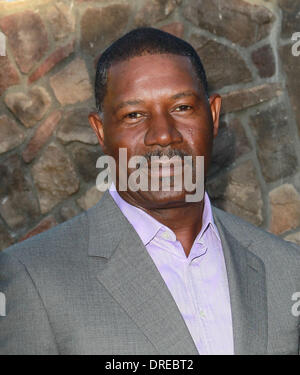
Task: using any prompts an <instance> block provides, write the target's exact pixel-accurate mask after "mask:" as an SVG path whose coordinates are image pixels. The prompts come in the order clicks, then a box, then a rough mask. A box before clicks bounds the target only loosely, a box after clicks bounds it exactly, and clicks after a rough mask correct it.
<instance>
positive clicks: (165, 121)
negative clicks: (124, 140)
mask: <svg viewBox="0 0 300 375" xmlns="http://www.w3.org/2000/svg"><path fill="white" fill-rule="evenodd" d="M182 140H183V138H182V135H181V133H180V132H179V131H178V129H176V126H175V121H174V119H173V118H172V116H171V115H170V114H169V113H156V114H155V115H152V116H151V119H149V127H148V130H147V133H146V135H145V139H144V142H145V145H146V146H155V145H159V146H161V147H166V146H169V145H171V144H173V143H180V142H182Z"/></svg>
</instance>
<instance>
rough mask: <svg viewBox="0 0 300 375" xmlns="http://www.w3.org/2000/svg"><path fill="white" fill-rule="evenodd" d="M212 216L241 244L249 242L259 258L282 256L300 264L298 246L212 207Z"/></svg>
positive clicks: (280, 257)
mask: <svg viewBox="0 0 300 375" xmlns="http://www.w3.org/2000/svg"><path fill="white" fill-rule="evenodd" d="M213 212H214V216H215V217H216V218H217V221H218V222H219V223H220V224H221V225H222V227H223V230H225V232H226V233H227V234H228V235H230V236H232V237H233V238H235V239H236V240H237V241H239V242H241V243H243V244H251V247H250V248H251V251H253V252H254V253H255V254H256V255H257V256H259V257H260V258H263V259H266V258H270V257H271V258H272V259H275V258H276V259H277V260H279V261H281V260H282V259H283V258H285V260H287V258H289V259H291V260H292V261H293V259H294V260H295V261H296V262H297V263H298V264H300V247H299V246H298V245H296V244H294V243H292V242H289V241H286V240H284V239H282V238H280V237H278V236H276V235H274V234H272V233H270V232H267V231H266V230H264V229H262V228H259V227H256V226H255V225H253V224H251V223H249V222H247V221H245V220H243V219H241V218H240V217H238V216H235V215H233V214H231V213H228V212H225V211H223V210H220V209H219V208H216V207H213Z"/></svg>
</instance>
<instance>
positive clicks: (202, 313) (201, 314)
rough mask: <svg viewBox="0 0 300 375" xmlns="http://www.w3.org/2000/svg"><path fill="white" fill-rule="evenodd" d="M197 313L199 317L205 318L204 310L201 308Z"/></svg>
mask: <svg viewBox="0 0 300 375" xmlns="http://www.w3.org/2000/svg"><path fill="white" fill-rule="evenodd" d="M199 315H200V317H201V318H206V315H205V312H204V311H203V310H200V312H199Z"/></svg>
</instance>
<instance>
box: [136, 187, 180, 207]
mask: <svg viewBox="0 0 300 375" xmlns="http://www.w3.org/2000/svg"><path fill="white" fill-rule="evenodd" d="M139 194H140V195H141V196H143V200H144V201H146V200H147V201H148V202H149V203H150V205H151V207H153V208H154V207H157V208H164V207H165V208H171V207H178V206H182V205H185V204H186V200H185V197H186V194H187V192H185V191H149V192H139Z"/></svg>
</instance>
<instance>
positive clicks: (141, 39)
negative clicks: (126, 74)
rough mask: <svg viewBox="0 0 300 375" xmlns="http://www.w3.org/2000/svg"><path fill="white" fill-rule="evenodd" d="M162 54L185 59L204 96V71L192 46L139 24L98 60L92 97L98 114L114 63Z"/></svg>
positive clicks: (206, 86)
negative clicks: (187, 59)
mask: <svg viewBox="0 0 300 375" xmlns="http://www.w3.org/2000/svg"><path fill="white" fill-rule="evenodd" d="M165 53H167V54H168V53H169V54H175V55H180V56H186V57H188V58H189V60H190V61H191V63H192V65H193V67H194V68H195V71H196V74H197V76H198V78H199V79H200V82H201V84H202V88H203V90H204V93H205V95H206V96H207V97H208V85H207V79H206V74H205V70H204V68H203V65H202V62H201V60H200V57H199V56H198V54H197V52H196V51H195V49H194V48H193V47H192V46H191V45H190V44H189V43H187V42H186V41H184V40H183V39H180V38H177V37H176V36H174V35H172V34H170V33H167V32H165V31H162V30H159V29H155V28H152V27H140V28H136V29H134V30H132V31H130V32H128V33H127V34H125V35H124V36H122V37H121V38H120V39H118V40H116V41H115V42H114V43H112V44H111V45H110V46H109V47H108V48H107V49H106V50H105V51H104V52H103V53H102V54H101V56H100V58H99V60H98V63H97V70H96V79H95V99H96V107H97V110H98V112H99V113H100V114H101V113H102V103H103V100H104V97H105V94H106V90H107V77H108V71H109V68H110V67H111V66H112V65H113V64H114V63H117V62H121V61H126V60H129V59H131V58H133V57H136V56H142V55H145V54H149V55H155V54H165Z"/></svg>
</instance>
